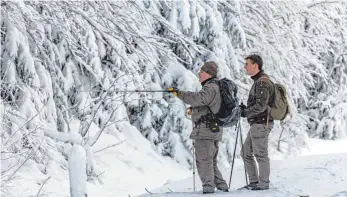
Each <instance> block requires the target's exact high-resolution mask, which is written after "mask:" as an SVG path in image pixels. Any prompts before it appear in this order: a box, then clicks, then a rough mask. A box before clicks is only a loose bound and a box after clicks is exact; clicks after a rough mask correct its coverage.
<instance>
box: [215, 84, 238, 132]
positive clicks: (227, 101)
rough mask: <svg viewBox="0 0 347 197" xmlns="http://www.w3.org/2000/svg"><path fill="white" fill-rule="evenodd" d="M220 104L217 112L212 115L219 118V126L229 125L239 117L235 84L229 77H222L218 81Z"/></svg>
mask: <svg viewBox="0 0 347 197" xmlns="http://www.w3.org/2000/svg"><path fill="white" fill-rule="evenodd" d="M218 85H219V91H220V94H221V98H222V104H221V107H220V109H219V112H218V113H216V114H214V116H215V117H216V118H217V119H218V120H219V126H222V127H231V126H233V125H236V124H237V122H238V121H239V119H240V108H239V99H238V98H237V86H236V84H235V83H234V82H233V81H231V80H230V79H227V78H223V79H221V80H219V81H218Z"/></svg>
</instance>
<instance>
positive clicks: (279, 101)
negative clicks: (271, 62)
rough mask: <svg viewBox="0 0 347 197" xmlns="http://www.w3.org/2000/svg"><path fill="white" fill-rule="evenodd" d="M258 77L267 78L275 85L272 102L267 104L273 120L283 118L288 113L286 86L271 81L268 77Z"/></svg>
mask: <svg viewBox="0 0 347 197" xmlns="http://www.w3.org/2000/svg"><path fill="white" fill-rule="evenodd" d="M260 79H266V80H269V81H270V82H271V83H272V84H273V85H274V87H275V88H274V94H273V102H272V103H271V104H269V107H270V116H271V117H272V118H273V119H274V120H284V119H285V118H286V117H287V115H288V114H289V113H290V108H289V104H288V99H287V90H286V88H285V87H284V86H283V85H282V84H279V83H273V82H272V81H271V80H270V78H268V77H261V78H260Z"/></svg>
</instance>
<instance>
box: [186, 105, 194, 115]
mask: <svg viewBox="0 0 347 197" xmlns="http://www.w3.org/2000/svg"><path fill="white" fill-rule="evenodd" d="M192 113H193V108H192V107H188V108H187V114H188V115H189V116H191V115H192Z"/></svg>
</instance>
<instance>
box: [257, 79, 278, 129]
mask: <svg viewBox="0 0 347 197" xmlns="http://www.w3.org/2000/svg"><path fill="white" fill-rule="evenodd" d="M262 79H265V80H262ZM259 80H260V81H266V80H267V81H269V82H270V83H272V85H273V86H274V88H275V85H274V83H273V82H272V81H271V79H270V77H268V76H261V77H260V78H259ZM272 96H273V99H275V89H274V92H273V95H272ZM270 110H271V107H270V106H269V105H268V107H267V116H266V128H267V129H268V128H269V119H270Z"/></svg>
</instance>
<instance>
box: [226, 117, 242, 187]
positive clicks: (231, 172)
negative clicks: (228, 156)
mask: <svg viewBox="0 0 347 197" xmlns="http://www.w3.org/2000/svg"><path fill="white" fill-rule="evenodd" d="M239 126H240V120H239V122H238V123H237V125H236V138H235V146H234V153H233V160H232V162H231V171H230V180H229V189H230V184H231V178H232V176H233V170H234V163H235V154H236V145H237V139H238V138H239Z"/></svg>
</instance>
